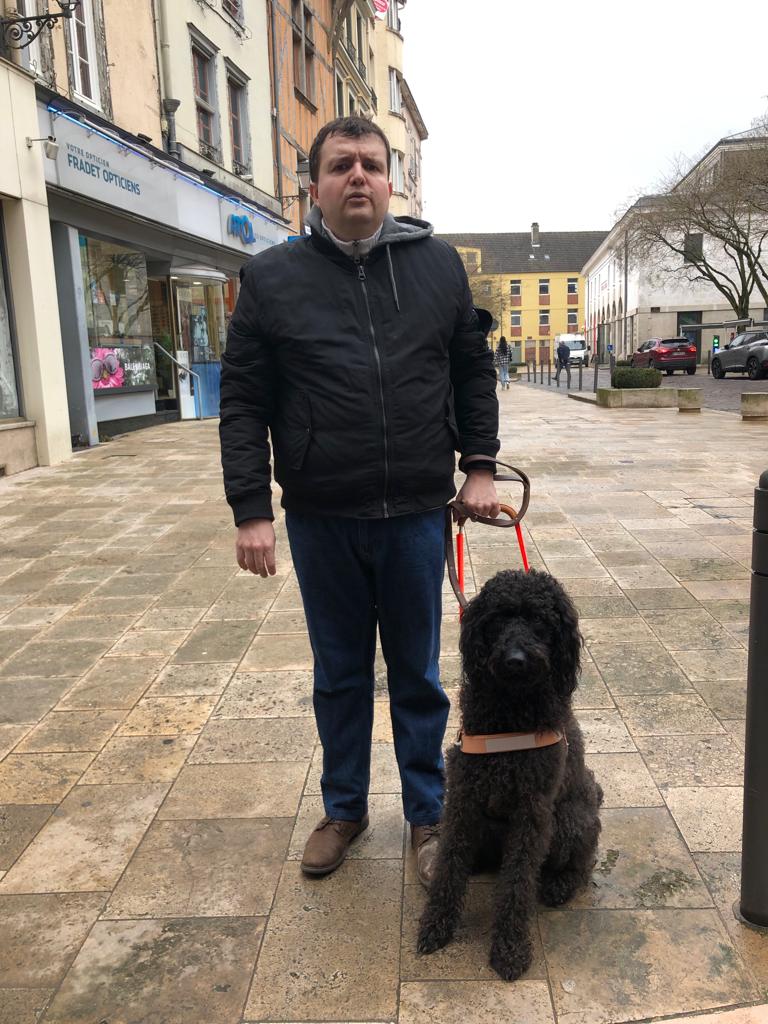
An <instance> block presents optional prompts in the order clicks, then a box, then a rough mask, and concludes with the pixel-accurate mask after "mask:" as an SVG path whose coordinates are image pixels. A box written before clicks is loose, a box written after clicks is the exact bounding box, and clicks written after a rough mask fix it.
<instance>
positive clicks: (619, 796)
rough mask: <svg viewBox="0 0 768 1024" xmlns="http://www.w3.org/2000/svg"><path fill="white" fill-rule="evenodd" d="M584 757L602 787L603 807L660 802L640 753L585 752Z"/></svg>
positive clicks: (660, 798)
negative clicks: (585, 755)
mask: <svg viewBox="0 0 768 1024" xmlns="http://www.w3.org/2000/svg"><path fill="white" fill-rule="evenodd" d="M586 760H587V764H588V765H589V767H590V768H591V769H592V770H593V771H594V773H595V778H596V779H597V781H598V782H599V783H600V785H601V786H602V787H603V807H658V806H662V805H663V804H664V800H663V798H662V796H661V793H660V792H659V791H658V789H657V788H656V784H655V782H654V780H653V778H652V777H651V775H650V774H649V772H648V769H647V768H646V766H645V763H644V762H643V759H642V757H641V756H640V754H637V753H635V754H587V758H586Z"/></svg>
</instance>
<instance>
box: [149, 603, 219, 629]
mask: <svg viewBox="0 0 768 1024" xmlns="http://www.w3.org/2000/svg"><path fill="white" fill-rule="evenodd" d="M206 610H207V605H205V606H200V607H189V608H183V607H173V608H162V609H159V608H156V607H154V606H153V607H152V608H150V609H149V610H148V611H146V612H144V614H143V615H142V617H141V618H140V619H139V620H138V622H136V624H135V627H134V628H135V629H148V630H169V629H184V630H190V629H192V628H193V627H194V626H196V625H197V624H198V622H199V621H200V619H202V617H203V615H204V614H205V612H206Z"/></svg>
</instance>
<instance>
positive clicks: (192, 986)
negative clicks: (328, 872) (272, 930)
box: [46, 917, 264, 1024]
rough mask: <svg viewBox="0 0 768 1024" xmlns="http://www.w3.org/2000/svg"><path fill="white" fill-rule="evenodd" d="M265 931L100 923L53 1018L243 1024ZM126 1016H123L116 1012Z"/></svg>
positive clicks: (246, 926)
mask: <svg viewBox="0 0 768 1024" xmlns="http://www.w3.org/2000/svg"><path fill="white" fill-rule="evenodd" d="M263 930H264V922H263V921H262V920H261V919H260V918H253V917H246V918H218V919H214V920H211V919H207V920H206V919H201V918H196V919H192V920H182V919H170V920H155V921H99V922H97V923H96V924H95V925H94V927H93V930H92V931H91V934H90V935H89V936H88V938H87V940H86V942H85V944H84V945H83V947H82V949H81V950H80V952H79V953H78V955H77V958H76V960H75V962H74V964H73V966H72V968H71V969H70V970H69V972H68V973H67V975H66V977H65V978H64V982H63V984H62V986H61V988H60V989H59V991H58V993H57V994H56V996H55V998H54V1000H53V1002H52V1003H51V1006H50V1008H49V1010H48V1012H47V1014H46V1021H47V1022H51V1024H93V1022H94V1021H101V1020H109V1021H113V1022H114V1024H122V1022H127V1021H128V1020H129V1019H133V1014H132V1013H131V1017H130V1018H129V1016H128V1013H129V1012H130V1011H128V1008H129V1007H135V1008H136V1010H138V1012H139V1013H140V1014H141V1019H143V1020H145V1021H158V1022H159V1021H162V1022H163V1024H233V1022H234V1021H237V1020H239V1015H240V1012H241V1010H242V1006H243V1003H244V1001H245V997H246V994H247V991H248V983H249V981H250V977H251V972H252V970H253V965H254V963H255V961H256V957H257V955H258V950H259V943H260V941H261V937H262V933H263ZM121 1007H125V1008H126V1010H125V1011H123V1012H122V1013H120V1016H117V1017H116V1016H115V1011H116V1009H118V1012H119V1008H121Z"/></svg>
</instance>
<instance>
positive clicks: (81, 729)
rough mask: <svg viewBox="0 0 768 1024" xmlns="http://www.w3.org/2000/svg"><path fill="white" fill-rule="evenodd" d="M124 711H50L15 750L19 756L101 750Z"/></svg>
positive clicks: (123, 715)
mask: <svg viewBox="0 0 768 1024" xmlns="http://www.w3.org/2000/svg"><path fill="white" fill-rule="evenodd" d="M125 714H126V712H124V711H51V712H50V714H48V715H46V716H45V718H44V719H43V720H42V722H41V723H40V725H38V726H37V727H36V728H35V729H33V730H32V731H31V732H29V733H27V735H26V736H25V738H24V739H23V740H22V742H21V743H19V744H18V745H17V747H16V753H18V754H30V753H42V752H48V753H69V752H74V751H82V750H92V751H97V750H101V748H102V747H103V746H104V744H105V743H106V742H107V740H108V739H109V737H110V736H111V735H112V733H113V732H114V731H115V729H117V727H118V725H119V724H120V722H121V721H122V720H123V718H125Z"/></svg>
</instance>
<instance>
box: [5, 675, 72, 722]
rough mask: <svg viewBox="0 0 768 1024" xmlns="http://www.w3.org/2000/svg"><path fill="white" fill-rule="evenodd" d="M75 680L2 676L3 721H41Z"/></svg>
mask: <svg viewBox="0 0 768 1024" xmlns="http://www.w3.org/2000/svg"><path fill="white" fill-rule="evenodd" d="M74 682H75V679H74V677H72V676H64V677H58V678H56V679H35V678H34V677H32V678H30V677H29V676H27V677H26V678H24V679H0V724H1V725H19V724H22V723H25V722H26V723H29V724H30V725H34V724H35V723H36V722H39V721H40V719H41V718H42V717H43V715H45V714H46V713H47V712H48V711H50V709H51V708H52V707H53V705H54V704H55V703H56V701H57V700H59V698H60V697H61V696H62V694H64V693H66V692H67V690H68V689H69V688H70V687H71V686H72V684H73V683H74Z"/></svg>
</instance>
